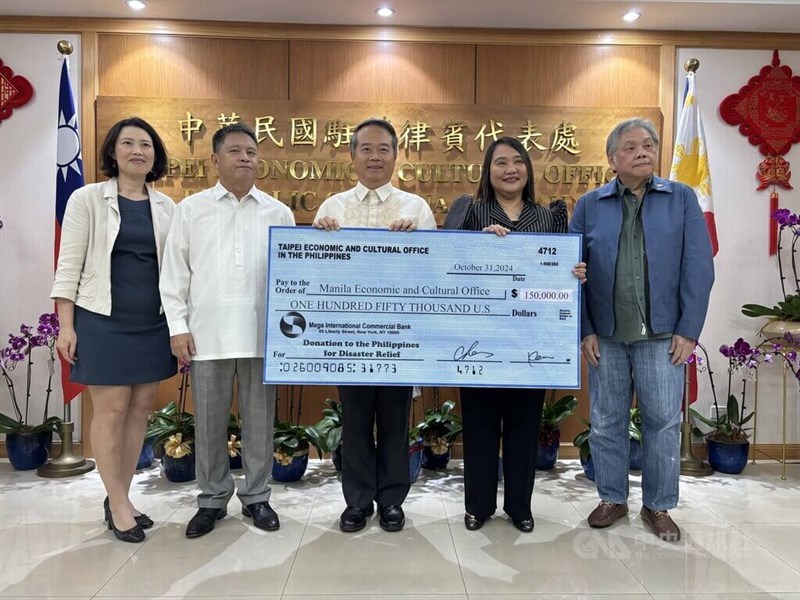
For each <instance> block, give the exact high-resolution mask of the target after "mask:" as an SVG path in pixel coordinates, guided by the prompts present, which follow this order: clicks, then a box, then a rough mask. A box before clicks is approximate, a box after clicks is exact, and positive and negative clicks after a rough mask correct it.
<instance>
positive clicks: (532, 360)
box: [528, 350, 555, 365]
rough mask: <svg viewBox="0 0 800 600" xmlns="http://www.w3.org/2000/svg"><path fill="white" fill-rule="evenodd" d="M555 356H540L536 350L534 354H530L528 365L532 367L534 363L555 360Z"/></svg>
mask: <svg viewBox="0 0 800 600" xmlns="http://www.w3.org/2000/svg"><path fill="white" fill-rule="evenodd" d="M554 358H555V357H554V356H546V355H544V354H539V351H538V350H534V351H533V352H528V364H529V365H532V364H533V363H536V362H540V361H543V360H547V359H550V360H553V359H554Z"/></svg>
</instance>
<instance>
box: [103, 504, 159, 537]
mask: <svg viewBox="0 0 800 600" xmlns="http://www.w3.org/2000/svg"><path fill="white" fill-rule="evenodd" d="M110 514H111V509H110V508H109V505H108V496H106V499H105V500H103V516H104V517H105V518H104V519H103V520H104V521H108V515H110ZM133 518H134V519H136V524H137V525H138V526H139V527H141V528H142V529H150V528H151V527H152V526H153V525H155V523H154V522H153V519H151V518H150V517H148V516H147V515H146V514H144V513H142V514H140V515H134V517H133ZM109 529H111V527H109Z"/></svg>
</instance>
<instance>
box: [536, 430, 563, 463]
mask: <svg viewBox="0 0 800 600" xmlns="http://www.w3.org/2000/svg"><path fill="white" fill-rule="evenodd" d="M560 444H561V442H560V441H559V439H558V438H555V439H554V440H553V441H552V442H550V444H548V445H547V446H542V445H539V452H538V453H537V454H536V470H537V471H549V470H550V469H552V468H553V467H554V466H556V460H558V448H559V446H560Z"/></svg>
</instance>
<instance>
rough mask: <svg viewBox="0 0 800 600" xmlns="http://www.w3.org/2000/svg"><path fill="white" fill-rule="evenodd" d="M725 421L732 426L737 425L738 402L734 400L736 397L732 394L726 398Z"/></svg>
mask: <svg viewBox="0 0 800 600" xmlns="http://www.w3.org/2000/svg"><path fill="white" fill-rule="evenodd" d="M727 420H728V422H729V423H732V424H737V423H739V402H738V401H737V400H736V396H734V395H733V394H731V395H730V396H729V397H728V414H727Z"/></svg>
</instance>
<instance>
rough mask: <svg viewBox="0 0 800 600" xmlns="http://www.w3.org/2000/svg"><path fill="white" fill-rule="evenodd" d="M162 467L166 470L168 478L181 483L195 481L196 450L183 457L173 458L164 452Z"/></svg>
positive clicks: (165, 473)
mask: <svg viewBox="0 0 800 600" xmlns="http://www.w3.org/2000/svg"><path fill="white" fill-rule="evenodd" d="M161 468H162V469H163V470H164V477H166V478H167V480H169V481H172V482H175V483H181V482H184V481H193V480H194V479H195V474H194V452H192V453H191V454H189V455H188V456H183V457H181V458H172V457H171V456H167V455H166V454H164V455H163V456H162V457H161Z"/></svg>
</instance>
